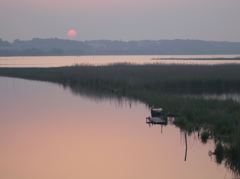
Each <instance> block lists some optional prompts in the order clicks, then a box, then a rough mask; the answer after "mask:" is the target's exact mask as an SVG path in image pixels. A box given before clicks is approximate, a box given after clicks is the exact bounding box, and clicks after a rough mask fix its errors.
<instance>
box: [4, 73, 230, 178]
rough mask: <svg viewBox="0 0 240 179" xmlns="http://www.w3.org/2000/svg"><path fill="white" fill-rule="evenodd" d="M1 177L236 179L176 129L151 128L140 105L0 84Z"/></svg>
mask: <svg viewBox="0 0 240 179" xmlns="http://www.w3.org/2000/svg"><path fill="white" fill-rule="evenodd" d="M0 99H1V100H0V114H1V118H0V158H1V160H0V178H3V179H43V178H44V179H66V178H68V179H77V178H85V179H93V178H98V179H113V178H114V179H133V178H137V179H146V178H151V179H158V178H167V179H176V178H184V179H193V178H194V179H203V178H204V179H215V178H218V179H220V178H222V179H228V178H232V175H231V172H229V171H228V170H227V169H226V168H225V167H224V166H223V165H217V164H216V162H215V161H214V158H211V157H209V156H208V152H209V150H214V143H213V141H210V142H208V143H207V144H205V145H203V144H202V143H201V142H199V140H198V138H197V136H196V135H192V136H188V139H187V140H188V153H187V161H184V155H185V141H184V137H183V134H182V133H181V132H180V130H179V129H178V128H176V127H175V126H173V125H168V126H166V127H163V128H162V129H161V127H160V126H152V127H149V126H148V125H146V123H145V117H146V116H148V115H149V109H148V107H147V106H146V105H145V104H143V103H141V102H138V101H132V100H127V99H123V100H121V99H119V98H112V97H111V98H107V97H106V98H97V97H94V96H91V97H88V96H87V95H80V94H79V95H76V94H75V93H72V92H71V91H70V90H69V89H67V90H66V89H64V88H62V87H61V86H60V85H56V84H52V83H46V82H35V81H28V80H21V79H14V78H3V77H0Z"/></svg>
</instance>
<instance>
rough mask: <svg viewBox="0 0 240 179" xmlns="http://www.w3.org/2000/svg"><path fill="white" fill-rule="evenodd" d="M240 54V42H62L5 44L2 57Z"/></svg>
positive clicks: (0, 49) (2, 43)
mask: <svg viewBox="0 0 240 179" xmlns="http://www.w3.org/2000/svg"><path fill="white" fill-rule="evenodd" d="M197 54H199V55H201V54H240V42H216V41H203V40H181V39H176V40H139V41H120V40H89V41H77V40H67V39H59V38H51V39H40V38H33V39H32V40H18V39H17V40H15V41H13V42H8V41H4V40H2V39H1V38H0V56H47V55H59V56H60V55H63V56H64V55H66V56H67V55H197Z"/></svg>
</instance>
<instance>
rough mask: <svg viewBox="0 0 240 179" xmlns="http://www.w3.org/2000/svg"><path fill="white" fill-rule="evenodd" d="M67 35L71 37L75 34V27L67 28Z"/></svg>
mask: <svg viewBox="0 0 240 179" xmlns="http://www.w3.org/2000/svg"><path fill="white" fill-rule="evenodd" d="M67 36H68V37H69V38H71V39H73V38H75V37H76V36H77V31H76V30H75V29H69V30H68V32H67Z"/></svg>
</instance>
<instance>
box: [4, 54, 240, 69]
mask: <svg viewBox="0 0 240 179" xmlns="http://www.w3.org/2000/svg"><path fill="white" fill-rule="evenodd" d="M239 56H240V55H187V56H186V55H185V56H184V55H172V56H169V55H168V56H167V55H160V56H67V57H57V56H56V57H0V67H59V66H72V65H77V64H78V65H83V64H88V65H107V64H113V63H132V64H156V63H157V64H192V65H196V64H197V65H215V64H240V60H231V59H228V60H214V58H236V57H239ZM168 58H171V59H168ZM193 58H195V60H192V59H193ZM199 58H200V59H205V58H206V59H209V58H212V60H196V59H199ZM153 59H157V60H153Z"/></svg>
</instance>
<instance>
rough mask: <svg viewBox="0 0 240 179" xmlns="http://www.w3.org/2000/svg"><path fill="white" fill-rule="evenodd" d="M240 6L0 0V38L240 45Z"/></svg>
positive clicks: (231, 1) (185, 0)
mask: <svg viewBox="0 0 240 179" xmlns="http://www.w3.org/2000/svg"><path fill="white" fill-rule="evenodd" d="M239 7H240V0H17V1H16V0H1V1H0V38H1V39H3V40H8V41H13V40H15V39H23V40H28V39H32V38H55V37H57V38H64V39H67V38H69V37H68V36H67V32H68V30H69V29H75V30H76V31H77V35H76V36H74V38H75V39H76V40H96V39H109V40H125V41H129V40H160V39H201V40H215V41H238V42H240V10H239Z"/></svg>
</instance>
